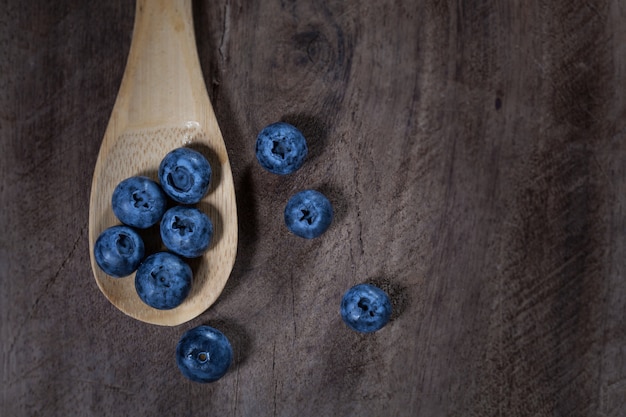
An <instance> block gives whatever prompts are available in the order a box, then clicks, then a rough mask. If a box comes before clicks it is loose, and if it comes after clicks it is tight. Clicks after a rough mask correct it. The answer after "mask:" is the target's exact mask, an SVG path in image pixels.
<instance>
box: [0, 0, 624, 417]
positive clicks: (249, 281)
mask: <svg viewBox="0 0 626 417" xmlns="http://www.w3.org/2000/svg"><path fill="white" fill-rule="evenodd" d="M4 6H5V7H4V8H3V9H4V13H2V14H0V51H1V52H2V60H0V135H1V136H0V205H1V207H2V214H1V215H0V222H1V223H0V226H1V227H2V230H3V233H2V234H1V235H0V236H1V237H0V279H1V287H0V288H2V290H0V314H1V316H0V323H1V328H0V340H2V342H1V346H2V371H1V373H0V379H1V381H2V397H1V399H0V415H3V416H4V415H7V416H8V415H11V416H22V415H23V416H26V415H28V416H39V415H41V416H44V415H45V416H48V415H64V416H66V415H102V416H109V415H110V416H118V415H144V414H145V415H200V414H202V415H222V416H274V415H276V416H325V415H337V416H348V415H359V416H481V417H482V416H503V415H507V416H598V417H600V416H603V417H604V416H621V415H623V413H624V412H623V409H624V408H625V407H626V362H625V361H624V353H625V351H624V349H625V348H624V346H626V325H625V324H624V322H623V320H622V316H623V314H624V311H625V308H626V296H625V294H626V280H624V278H623V274H624V272H625V270H626V268H625V265H626V264H625V262H626V233H625V230H626V229H625V227H626V221H625V218H626V213H625V209H624V207H625V203H626V200H625V197H624V196H625V195H626V95H625V93H624V92H625V91H626V78H625V77H626V30H625V29H624V28H625V27H626V25H625V23H626V8H625V7H624V6H623V4H622V2H620V1H619V0H600V1H596V2H586V1H581V0H569V1H565V0H556V1H540V0H535V1H530V2H521V1H518V2H501V1H496V0H457V1H436V0H419V1H409V0H406V1H403V0H399V1H381V2H367V1H351V2H343V1H334V0H329V1H323V2H303V1H264V2H252V1H234V0H216V1H211V2H208V1H197V2H195V4H194V13H195V24H196V35H197V39H198V45H199V46H198V49H199V54H200V60H201V64H202V66H203V71H204V76H205V81H206V84H207V86H208V91H209V95H210V97H211V100H212V102H213V104H214V108H215V112H216V115H217V118H218V121H219V124H220V127H221V129H222V133H223V135H224V139H225V141H226V146H227V149H228V152H229V157H230V159H231V165H232V168H233V176H234V180H235V186H236V191H237V203H238V211H239V212H238V217H239V227H240V229H239V237H240V241H239V248H238V256H237V261H236V263H235V268H234V270H233V274H232V275H231V278H230V280H229V281H228V283H227V285H226V288H225V290H224V292H223V293H222V295H221V296H220V298H219V299H218V301H217V303H216V304H215V305H214V306H213V307H211V308H210V309H209V310H208V311H207V312H205V313H204V314H203V315H201V316H200V317H198V318H197V319H195V320H193V321H192V322H189V323H187V324H185V325H181V326H177V327H173V328H166V327H159V326H152V325H147V324H145V323H141V322H138V321H135V320H133V319H131V318H129V317H126V316H125V315H123V314H122V313H120V312H119V311H118V310H117V309H115V308H114V307H113V306H111V305H110V304H109V303H108V301H107V300H106V299H105V298H104V297H103V296H102V294H101V293H100V292H99V291H98V289H97V287H96V285H95V282H94V280H93V278H92V276H91V271H90V265H89V253H88V244H87V219H88V204H89V192H90V189H89V187H90V184H91V175H92V173H93V167H94V164H95V160H96V157H97V152H98V148H99V146H100V141H101V139H102V135H103V133H104V130H105V128H106V123H107V120H108V119H109V116H110V111H111V108H112V106H113V102H114V99H115V95H116V94H117V91H118V88H119V82H120V80H121V76H122V73H123V71H124V65H125V62H126V57H127V53H128V48H129V45H130V35H131V31H132V23H133V13H134V4H132V2H125V1H107V2H89V3H85V2H77V1H70V0H65V1H57V2H43V1H32V2H18V1H11V0H9V1H6V2H4ZM277 120H286V121H289V122H291V123H293V124H295V125H296V126H298V127H300V128H301V129H302V130H303V131H304V133H305V134H306V136H307V138H308V140H309V143H310V148H311V157H310V159H309V160H308V162H307V163H306V164H305V165H304V166H303V168H302V169H301V170H300V171H298V172H297V173H295V174H293V175H290V176H288V177H285V178H282V177H277V176H274V175H271V174H269V173H267V172H265V171H263V170H262V169H261V168H260V166H259V165H258V164H257V163H256V160H255V157H254V145H253V144H254V140H255V137H256V134H257V132H258V131H259V130H260V129H261V128H262V127H263V126H265V125H266V124H268V123H271V122H274V121H277ZM303 188H317V189H320V190H322V191H324V192H325V193H327V195H328V196H329V197H330V199H331V200H332V202H333V203H334V205H335V209H336V212H337V216H336V221H335V222H334V224H333V225H332V227H331V228H330V229H329V231H328V232H327V233H326V234H325V235H324V236H323V237H321V238H319V239H316V240H313V241H304V240H302V239H299V238H296V237H295V236H292V235H290V234H289V233H288V232H287V231H286V229H285V228H284V226H283V224H282V209H283V207H284V204H285V203H286V201H287V199H288V198H289V196H290V195H291V194H293V193H294V192H296V191H298V190H300V189H303ZM363 281H370V282H375V283H378V284H379V285H381V286H383V287H385V288H386V289H388V290H389V291H390V293H391V294H392V295H393V299H394V305H395V308H396V311H395V313H394V319H393V321H392V322H391V323H390V324H389V325H388V326H387V327H385V328H384V329H383V330H382V331H380V332H379V333H376V334H372V335H359V334H356V333H353V332H351V331H349V330H348V329H347V328H346V327H345V326H344V325H343V323H342V322H341V319H340V317H339V314H338V306H339V301H340V298H341V295H342V293H343V292H344V291H345V290H346V289H347V288H349V287H350V286H351V285H354V284H357V283H360V282H363ZM198 324H210V325H213V326H215V327H218V328H220V329H221V330H223V331H224V332H225V333H226V334H227V335H228V336H229V337H230V338H231V340H232V342H233V346H234V349H235V354H236V361H235V364H234V366H233V368H232V369H231V371H230V372H229V374H227V376H226V377H224V378H223V379H222V380H220V381H219V382H217V383H215V384H211V385H198V384H193V383H190V382H187V381H186V380H184V379H183V378H182V377H181V376H180V374H179V372H178V370H177V369H176V366H175V363H174V358H173V351H174V347H175V345H176V342H177V340H178V337H179V336H180V335H181V334H182V333H183V331H184V330H186V329H188V328H190V327H192V326H195V325H198Z"/></svg>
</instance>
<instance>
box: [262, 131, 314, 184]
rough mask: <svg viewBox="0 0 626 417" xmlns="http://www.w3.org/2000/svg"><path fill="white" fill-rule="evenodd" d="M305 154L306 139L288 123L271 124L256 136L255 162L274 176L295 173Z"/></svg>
mask: <svg viewBox="0 0 626 417" xmlns="http://www.w3.org/2000/svg"><path fill="white" fill-rule="evenodd" d="M307 153H308V147H307V144H306V139H305V138H304V136H303V135H302V133H301V132H300V131H299V130H298V129H297V128H296V127H295V126H292V125H290V124H289V123H284V122H278V123H273V124H271V125H269V126H266V127H265V128H263V130H261V132H260V133H259V135H258V136H257V140H256V157H257V160H258V161H259V164H261V166H262V167H263V168H265V169H266V170H268V171H269V172H272V173H274V174H279V175H286V174H291V173H292V172H294V171H296V170H297V169H299V168H300V167H301V166H302V164H303V163H304V159H305V158H306V156H307Z"/></svg>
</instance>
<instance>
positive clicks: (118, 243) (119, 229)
mask: <svg viewBox="0 0 626 417" xmlns="http://www.w3.org/2000/svg"><path fill="white" fill-rule="evenodd" d="M93 252H94V257H95V259H96V263H97V264H98V266H99V267H100V268H101V269H102V270H103V271H104V272H105V273H106V274H107V275H110V276H112V277H115V278H121V277H125V276H126V275H130V274H132V273H133V272H135V270H136V269H137V267H138V266H139V264H140V263H141V261H142V259H143V256H144V253H145V247H144V243H143V240H142V239H141V237H140V236H139V234H137V232H136V231H134V230H133V229H132V228H130V227H128V226H113V227H109V228H108V229H106V230H105V231H104V232H102V233H101V234H100V236H98V239H97V240H96V244H95V246H94V249H93Z"/></svg>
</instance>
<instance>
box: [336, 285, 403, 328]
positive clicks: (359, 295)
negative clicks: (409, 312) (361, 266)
mask: <svg viewBox="0 0 626 417" xmlns="http://www.w3.org/2000/svg"><path fill="white" fill-rule="evenodd" d="M390 317H391V300H390V299H389V296H388V295H387V293H386V292H384V291H383V290H381V289H380V288H378V287H376V286H374V285H371V284H359V285H355V286H354V287H352V288H350V289H349V290H348V291H346V293H345V294H344V295H343V298H342V300H341V318H342V319H343V321H344V322H345V323H346V324H347V325H348V327H350V328H351V329H353V330H356V331H357V332H362V333H371V332H375V331H377V330H380V329H382V328H383V327H384V326H385V325H386V324H387V322H389V318H390Z"/></svg>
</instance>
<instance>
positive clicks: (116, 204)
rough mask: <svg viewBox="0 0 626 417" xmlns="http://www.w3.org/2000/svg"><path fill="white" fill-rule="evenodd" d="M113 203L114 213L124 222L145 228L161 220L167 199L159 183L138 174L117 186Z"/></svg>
mask: <svg viewBox="0 0 626 417" xmlns="http://www.w3.org/2000/svg"><path fill="white" fill-rule="evenodd" d="M111 203H112V208H113V213H114V214H115V216H116V217H117V218H118V219H119V220H120V221H121V222H122V223H124V224H126V225H128V226H133V227H137V228H139V229H145V228H148V227H150V226H152V225H154V224H156V223H158V221H159V220H161V217H162V216H163V213H165V209H166V206H167V199H166V197H165V193H164V192H163V190H162V189H161V187H160V186H159V184H157V183H156V182H154V181H152V180H151V179H150V178H147V177H143V176H136V177H130V178H127V179H125V180H124V181H122V182H120V183H119V184H118V185H117V187H115V190H113V198H112V199H111Z"/></svg>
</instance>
